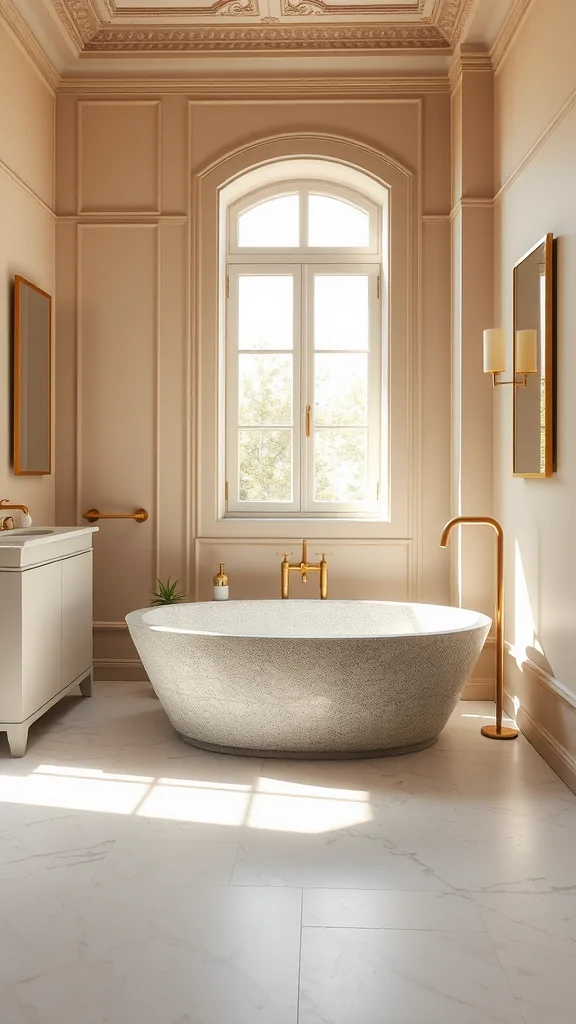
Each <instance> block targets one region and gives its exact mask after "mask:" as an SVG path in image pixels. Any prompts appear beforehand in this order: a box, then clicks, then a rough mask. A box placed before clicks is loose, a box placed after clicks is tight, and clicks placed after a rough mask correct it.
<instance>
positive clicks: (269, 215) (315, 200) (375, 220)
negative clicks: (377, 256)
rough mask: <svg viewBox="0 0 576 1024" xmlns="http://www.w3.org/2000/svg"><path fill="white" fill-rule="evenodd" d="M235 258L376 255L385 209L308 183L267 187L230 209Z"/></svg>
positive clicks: (338, 188) (342, 189)
mask: <svg viewBox="0 0 576 1024" xmlns="http://www.w3.org/2000/svg"><path fill="white" fill-rule="evenodd" d="M228 218H229V221H228V237H229V246H230V249H229V251H230V253H231V254H232V253H249V252H250V251H256V250H258V251H259V252H262V251H263V250H264V251H269V252H283V253H287V252H291V253H298V252H299V253H306V252H308V253H310V254H312V253H314V252H315V253H322V252H324V253H332V252H343V251H346V252H349V253H351V254H352V253H377V252H378V251H379V240H380V235H381V208H380V207H379V206H378V204H377V203H374V202H372V201H371V200H370V199H368V198H367V197H365V196H363V195H361V194H359V193H358V192H357V191H356V190H353V189H350V188H347V187H346V186H343V185H337V184H334V183H331V182H326V181H321V180H315V179H312V180H310V179H308V180H306V179H304V180H299V181H295V180H293V179H292V180H289V181H285V182H278V183H276V184H270V185H265V186H263V187H261V188H258V189H255V190H254V191H251V192H249V193H248V194H245V195H244V196H242V197H241V198H240V199H238V200H236V202H234V203H232V204H231V205H230V206H229V208H228Z"/></svg>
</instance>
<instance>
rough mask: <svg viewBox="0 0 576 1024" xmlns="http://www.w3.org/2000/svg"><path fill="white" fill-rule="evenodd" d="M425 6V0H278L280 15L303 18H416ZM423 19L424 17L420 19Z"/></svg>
mask: <svg viewBox="0 0 576 1024" xmlns="http://www.w3.org/2000/svg"><path fill="white" fill-rule="evenodd" d="M424 6H425V0H420V2H419V3H413V4H381V3H378V2H376V3H348V4H346V3H343V4H340V3H326V2H325V0H280V9H281V12H282V15H283V16H284V17H287V18H291V17H298V18H305V17H309V16H310V15H315V14H324V15H326V14H327V15H331V16H332V17H342V16H343V15H348V16H349V17H352V18H357V17H362V16H363V15H368V16H369V17H372V18H380V17H382V16H384V17H392V16H396V17H404V18H407V17H412V18H414V17H416V18H418V17H419V16H420V15H421V14H422V12H423V10H424ZM421 20H424V19H421Z"/></svg>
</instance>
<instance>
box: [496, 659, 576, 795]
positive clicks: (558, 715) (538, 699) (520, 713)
mask: <svg viewBox="0 0 576 1024" xmlns="http://www.w3.org/2000/svg"><path fill="white" fill-rule="evenodd" d="M507 648H508V650H507V653H508V655H509V658H508V659H507V663H506V669H505V691H504V706H505V709H506V711H507V713H508V714H509V715H510V716H511V717H513V718H515V719H516V722H517V724H518V728H519V729H520V730H521V731H522V732H523V734H524V735H525V736H526V739H527V740H528V741H529V742H530V743H531V744H532V746H533V747H534V748H535V750H537V751H538V753H539V754H540V755H541V757H543V758H544V760H545V761H546V762H547V763H548V764H549V765H550V767H551V768H552V770H553V771H555V772H556V774H557V775H558V776H559V778H560V779H562V782H564V783H565V785H566V786H568V788H569V789H571V790H572V792H573V793H576V698H575V697H574V696H573V694H571V693H570V691H568V690H566V688H565V687H564V686H563V685H562V683H560V682H559V680H557V679H556V678H555V677H554V676H552V675H551V674H550V673H548V672H546V671H545V669H543V668H541V667H540V666H539V665H537V664H535V662H533V661H531V660H530V659H526V658H525V659H523V660H522V661H521V662H520V664H518V660H517V655H516V652H514V650H513V648H510V646H509V645H507ZM552 724H553V725H554V726H555V727H556V728H555V732H554V731H552ZM560 733H561V734H562V736H563V737H565V738H566V739H567V740H568V741H571V746H572V749H569V748H568V746H566V745H565V743H564V742H562V739H561V738H560V735H559V734H560Z"/></svg>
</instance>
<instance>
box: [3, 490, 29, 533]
mask: <svg viewBox="0 0 576 1024" xmlns="http://www.w3.org/2000/svg"><path fill="white" fill-rule="evenodd" d="M8 510H10V511H11V512H14V511H16V510H18V511H20V512H23V513H24V515H25V516H29V515H30V512H29V511H28V506H27V505H9V504H8V498H2V501H0V530H13V529H14V520H13V518H12V516H4V518H1V514H2V512H6V511H8ZM8 524H10V525H8Z"/></svg>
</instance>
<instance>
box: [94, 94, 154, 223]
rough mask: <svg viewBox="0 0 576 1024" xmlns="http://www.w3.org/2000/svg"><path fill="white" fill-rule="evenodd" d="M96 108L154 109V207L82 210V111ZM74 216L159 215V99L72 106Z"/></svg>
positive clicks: (123, 100) (115, 100) (102, 100)
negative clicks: (74, 134) (74, 184)
mask: <svg viewBox="0 0 576 1024" xmlns="http://www.w3.org/2000/svg"><path fill="white" fill-rule="evenodd" d="M96 107H115V108H116V109H118V108H120V107H139V108H143V107H154V108H155V109H156V126H155V130H156V156H155V173H156V187H155V193H156V196H155V199H156V201H155V204H154V207H152V206H151V207H146V208H145V209H142V210H126V211H122V210H90V209H84V200H83V185H84V166H83V164H84V161H83V140H84V111H85V110H88V109H92V110H93V109H95V108H96ZM76 118H77V121H76V159H77V165H76V196H77V200H76V202H77V206H76V213H77V215H78V216H80V217H85V216H86V215H87V214H88V215H91V214H95V213H96V214H98V215H99V216H104V217H114V215H115V214H118V213H120V214H125V215H129V214H134V215H136V216H139V215H146V214H147V215H150V216H159V215H160V214H161V212H162V103H161V101H160V100H159V99H120V100H119V99H79V100H78V103H77V104H76Z"/></svg>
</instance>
